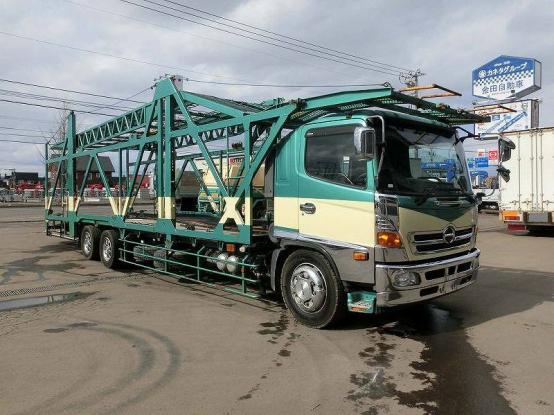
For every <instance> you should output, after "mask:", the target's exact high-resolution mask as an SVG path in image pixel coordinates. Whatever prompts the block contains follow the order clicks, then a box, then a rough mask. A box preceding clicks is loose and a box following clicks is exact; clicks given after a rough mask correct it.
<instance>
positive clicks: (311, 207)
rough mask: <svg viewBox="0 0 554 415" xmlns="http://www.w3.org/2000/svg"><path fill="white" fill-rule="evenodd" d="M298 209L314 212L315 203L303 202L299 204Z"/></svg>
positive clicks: (309, 212) (308, 212)
mask: <svg viewBox="0 0 554 415" xmlns="http://www.w3.org/2000/svg"><path fill="white" fill-rule="evenodd" d="M300 210H301V211H302V212H304V213H307V214H309V215H312V214H314V213H315V205H314V204H313V203H303V204H301V205H300Z"/></svg>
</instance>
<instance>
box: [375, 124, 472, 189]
mask: <svg viewBox="0 0 554 415" xmlns="http://www.w3.org/2000/svg"><path fill="white" fill-rule="evenodd" d="M385 134H386V148H385V152H384V158H383V160H381V161H380V163H381V168H380V173H379V178H378V185H379V191H381V192H391V193H399V194H402V193H403V194H414V195H424V196H426V197H429V196H431V195H433V196H454V195H456V194H458V195H459V194H467V193H469V192H471V189H470V187H469V180H468V178H467V171H466V167H465V162H464V161H463V160H465V158H464V153H463V147H462V143H461V142H458V143H456V140H455V133H454V131H453V130H446V129H444V130H443V129H440V130H436V131H428V130H427V131H426V130H423V129H421V130H418V129H416V128H401V127H397V126H392V125H390V126H388V127H387V129H386V132H385Z"/></svg>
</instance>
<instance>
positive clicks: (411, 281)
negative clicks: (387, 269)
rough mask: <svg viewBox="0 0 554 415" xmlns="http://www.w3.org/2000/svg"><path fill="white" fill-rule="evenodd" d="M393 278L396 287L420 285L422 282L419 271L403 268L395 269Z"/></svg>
mask: <svg viewBox="0 0 554 415" xmlns="http://www.w3.org/2000/svg"><path fill="white" fill-rule="evenodd" d="M391 280H392V285H394V286H395V287H411V286H413V285H419V283H420V282H421V279H420V278H419V275H418V274H417V273H415V272H409V271H403V270H398V271H395V272H394V273H393V274H392V276H391Z"/></svg>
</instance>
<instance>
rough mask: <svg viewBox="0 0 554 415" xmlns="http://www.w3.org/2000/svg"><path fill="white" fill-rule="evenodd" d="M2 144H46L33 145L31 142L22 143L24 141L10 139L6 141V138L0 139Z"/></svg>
mask: <svg viewBox="0 0 554 415" xmlns="http://www.w3.org/2000/svg"><path fill="white" fill-rule="evenodd" d="M0 142H2V143H19V144H35V145H36V144H45V143H32V142H30V141H22V140H9V139H4V138H0Z"/></svg>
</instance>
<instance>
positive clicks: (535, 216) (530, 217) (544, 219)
mask: <svg viewBox="0 0 554 415" xmlns="http://www.w3.org/2000/svg"><path fill="white" fill-rule="evenodd" d="M527 222H530V223H548V222H549V220H548V212H531V213H528V214H527Z"/></svg>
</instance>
